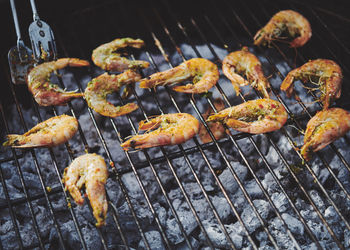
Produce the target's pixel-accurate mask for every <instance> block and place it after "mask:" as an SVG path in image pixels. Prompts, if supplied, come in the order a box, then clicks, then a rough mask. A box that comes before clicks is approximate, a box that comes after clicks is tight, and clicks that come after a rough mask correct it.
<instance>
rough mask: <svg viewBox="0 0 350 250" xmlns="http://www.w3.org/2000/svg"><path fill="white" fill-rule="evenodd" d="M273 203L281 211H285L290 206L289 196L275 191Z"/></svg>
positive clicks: (272, 197)
mask: <svg viewBox="0 0 350 250" xmlns="http://www.w3.org/2000/svg"><path fill="white" fill-rule="evenodd" d="M271 199H272V202H273V204H274V205H275V206H276V208H277V209H278V211H279V212H281V213H283V212H285V211H286V210H287V209H289V208H290V204H289V202H288V200H287V197H286V196H285V195H284V194H283V193H273V194H272V196H271Z"/></svg>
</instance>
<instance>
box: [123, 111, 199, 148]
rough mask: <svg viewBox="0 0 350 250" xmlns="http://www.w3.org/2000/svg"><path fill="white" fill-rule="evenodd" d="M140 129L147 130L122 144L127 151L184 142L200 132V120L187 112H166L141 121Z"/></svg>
mask: <svg viewBox="0 0 350 250" xmlns="http://www.w3.org/2000/svg"><path fill="white" fill-rule="evenodd" d="M151 129H155V130H153V131H149V130H151ZM139 130H147V132H146V133H144V134H140V135H135V136H133V137H131V138H130V139H129V140H127V141H125V142H124V143H122V144H121V145H120V146H121V147H122V148H123V149H124V150H125V151H128V150H129V149H142V148H151V147H157V146H165V145H176V144H180V143H184V142H185V141H187V140H189V139H191V138H192V137H193V136H195V135H196V134H197V133H198V131H199V121H198V120H197V119H196V118H194V117H193V116H192V115H190V114H187V113H174V114H166V115H160V116H157V117H155V118H152V119H150V120H149V121H141V122H140V123H139Z"/></svg>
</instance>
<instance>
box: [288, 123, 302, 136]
mask: <svg viewBox="0 0 350 250" xmlns="http://www.w3.org/2000/svg"><path fill="white" fill-rule="evenodd" d="M287 126H288V127H291V128H294V129H295V130H297V131H298V132H299V133H300V134H302V135H305V131H304V130H303V129H299V128H297V127H296V126H294V125H292V124H288V125H287Z"/></svg>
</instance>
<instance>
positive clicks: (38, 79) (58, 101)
mask: <svg viewBox="0 0 350 250" xmlns="http://www.w3.org/2000/svg"><path fill="white" fill-rule="evenodd" d="M89 65H90V64H89V62H88V61H85V60H81V59H78V58H60V59H58V60H56V61H52V62H45V63H42V64H40V65H38V66H36V67H34V68H33V69H32V70H31V71H30V72H29V74H28V76H27V85H28V89H29V91H30V92H31V93H32V94H33V96H34V99H35V101H36V102H37V103H38V104H40V105H42V106H51V105H63V104H65V103H66V102H68V101H70V100H71V99H73V98H79V97H83V94H82V93H77V92H76V91H70V92H67V91H65V90H63V89H61V88H60V87H58V86H57V85H55V84H52V83H51V81H50V75H51V74H52V73H53V72H56V71H57V70H59V69H63V68H65V67H67V66H70V67H83V66H89Z"/></svg>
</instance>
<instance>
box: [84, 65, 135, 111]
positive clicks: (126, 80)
mask: <svg viewBox="0 0 350 250" xmlns="http://www.w3.org/2000/svg"><path fill="white" fill-rule="evenodd" d="M140 79H141V76H140V75H139V74H138V73H136V72H134V71H132V70H127V71H125V72H124V73H122V74H119V75H109V74H108V73H104V74H102V75H100V76H98V77H96V78H94V79H93V80H92V81H91V82H89V83H88V86H87V88H86V89H85V94H84V95H85V99H86V101H87V104H88V105H89V107H90V108H92V109H93V110H95V111H96V112H97V113H99V114H101V115H104V116H109V117H117V116H121V115H125V114H128V113H130V112H132V111H134V110H136V109H138V106H137V104H135V103H128V104H126V105H124V106H121V107H120V106H118V107H115V106H114V105H113V104H112V103H110V102H108V101H107V95H108V94H111V93H113V92H115V91H118V90H119V89H120V88H122V87H123V86H124V85H128V84H131V83H134V82H137V81H138V80H140Z"/></svg>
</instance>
